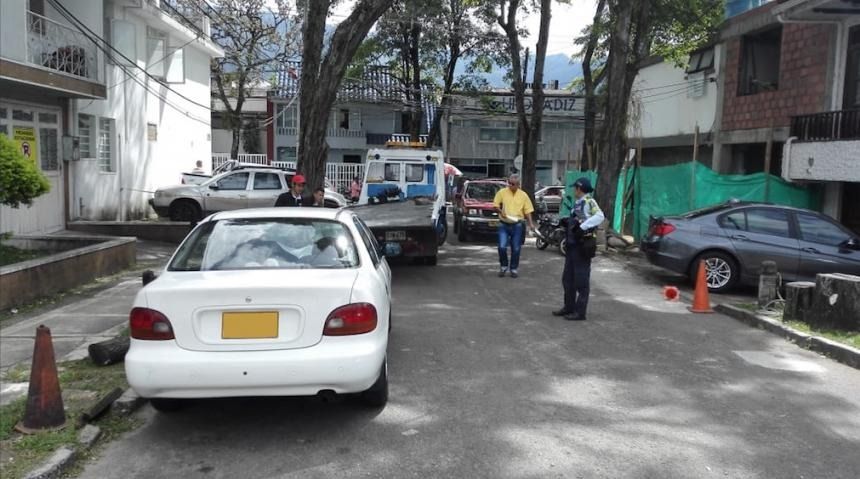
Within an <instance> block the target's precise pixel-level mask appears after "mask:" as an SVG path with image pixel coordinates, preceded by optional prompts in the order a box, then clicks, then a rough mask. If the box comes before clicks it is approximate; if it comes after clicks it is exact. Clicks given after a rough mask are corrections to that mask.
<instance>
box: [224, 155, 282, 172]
mask: <svg viewBox="0 0 860 479" xmlns="http://www.w3.org/2000/svg"><path fill="white" fill-rule="evenodd" d="M238 156H239V157H238V158H236V160H238V161H239V163H250V164H253V165H268V164H269V163H270V162H269V157H268V155H264V154H251V153H240V154H239V155H238ZM231 159H232V158H230V153H212V169H213V170H214V169H215V168H218V167H219V166H221V165H223V164H224V163H226V162H227V161H229V160H231Z"/></svg>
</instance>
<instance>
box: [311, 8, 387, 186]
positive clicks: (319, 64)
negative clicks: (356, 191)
mask: <svg viewBox="0 0 860 479" xmlns="http://www.w3.org/2000/svg"><path fill="white" fill-rule="evenodd" d="M391 3H392V2H391V0H360V1H359V2H358V3H357V4H356V6H355V7H354V9H353V11H352V13H351V14H350V15H349V17H347V18H346V19H345V20H344V21H343V22H341V23H340V24H339V25H338V27H337V29H336V30H335V32H334V34H333V35H332V38H331V42H330V46H329V48H328V50H327V52H326V55H325V58H322V46H323V36H324V34H325V20H326V16H327V14H328V9H329V6H330V5H331V1H330V0H314V1H308V2H307V12H306V15H305V23H304V28H303V30H302V37H303V42H304V43H303V49H302V75H301V85H302V87H301V92H300V95H299V101H300V103H299V111H300V115H299V116H300V120H299V122H300V123H299V140H298V148H299V151H298V164H297V169H298V170H299V171H301V172H302V174H304V175H305V177H306V178H307V183H308V187H309V188H315V187H317V186H322V185H323V182H324V179H325V164H326V159H327V157H328V144H327V143H326V136H325V133H326V124H327V123H328V121H329V114H330V113H331V108H332V106H333V105H334V102H335V100H336V98H337V93H338V89H339V88H340V83H341V80H343V76H344V75H345V74H346V68H347V67H348V66H349V63H350V61H352V58H353V56H354V55H355V51H356V50H357V49H358V47H359V45H360V44H361V42H362V41H364V38H365V37H366V36H367V33H368V32H369V31H370V29H371V27H373V25H374V24H375V23H376V21H377V20H378V19H379V17H380V16H381V15H382V14H383V13H385V11H386V10H388V8H389V7H390V6H391ZM305 85H312V88H304V86H305Z"/></svg>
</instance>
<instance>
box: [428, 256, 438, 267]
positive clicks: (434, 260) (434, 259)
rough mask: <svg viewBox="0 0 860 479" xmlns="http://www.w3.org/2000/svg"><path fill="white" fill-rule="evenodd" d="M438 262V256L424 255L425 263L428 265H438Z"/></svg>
mask: <svg viewBox="0 0 860 479" xmlns="http://www.w3.org/2000/svg"><path fill="white" fill-rule="evenodd" d="M438 262H439V257H438V256H425V257H424V264H426V265H427V266H436V264H437V263H438Z"/></svg>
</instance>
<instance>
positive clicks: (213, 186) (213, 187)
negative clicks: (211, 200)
mask: <svg viewBox="0 0 860 479" xmlns="http://www.w3.org/2000/svg"><path fill="white" fill-rule="evenodd" d="M209 189H210V190H217V189H218V185H209Z"/></svg>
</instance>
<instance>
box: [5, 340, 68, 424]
mask: <svg viewBox="0 0 860 479" xmlns="http://www.w3.org/2000/svg"><path fill="white" fill-rule="evenodd" d="M65 425H66V411H65V410H64V409H63V396H62V394H61V393H60V378H59V377H58V376H57V363H56V361H55V360H54V344H53V342H52V341H51V330H50V329H48V328H46V327H45V326H44V325H43V326H39V327H38V328H36V345H35V347H34V348H33V366H32V368H31V369H30V388H29V390H28V392H27V408H26V410H25V411H24V419H22V420H21V422H19V423H18V424H17V425H16V426H15V429H17V430H18V431H20V432H23V433H24V434H33V433H36V432H39V431H42V430H45V429H60V428H62V427H63V426H65Z"/></svg>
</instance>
